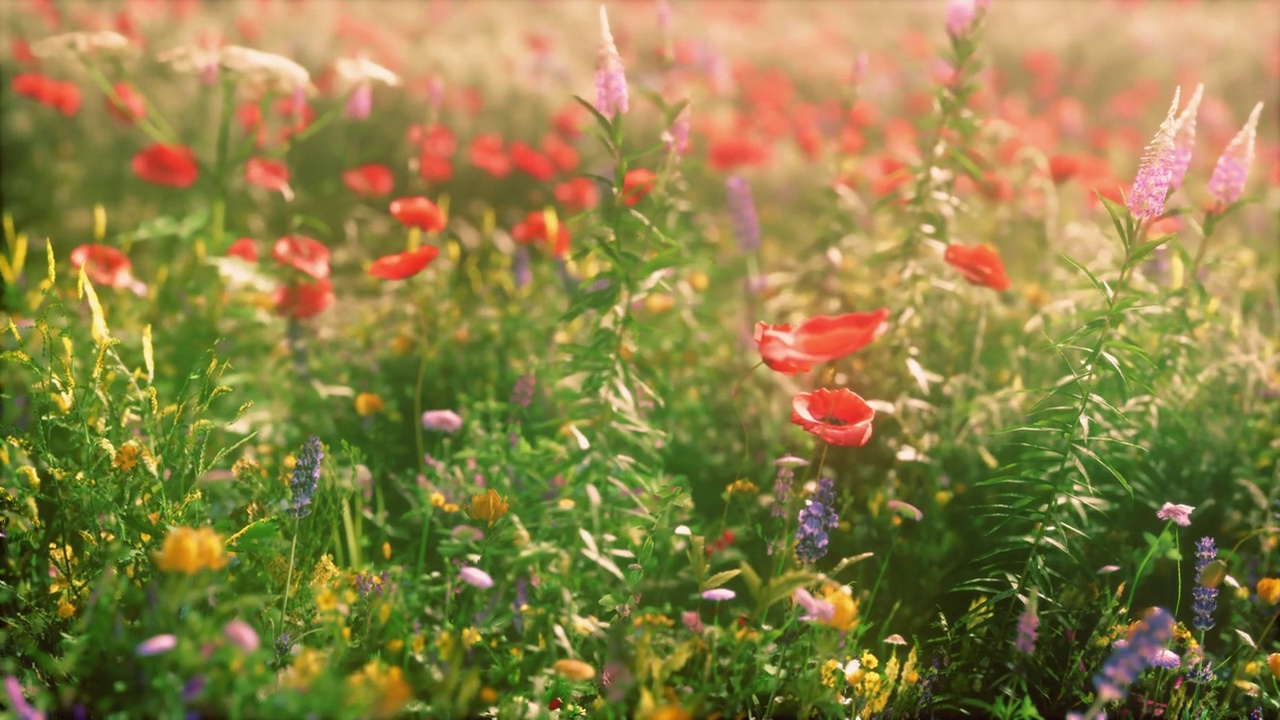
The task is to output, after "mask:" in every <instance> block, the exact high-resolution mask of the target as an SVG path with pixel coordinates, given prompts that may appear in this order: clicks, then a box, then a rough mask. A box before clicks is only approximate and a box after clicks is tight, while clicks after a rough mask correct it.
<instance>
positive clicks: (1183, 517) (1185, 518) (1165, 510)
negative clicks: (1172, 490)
mask: <svg viewBox="0 0 1280 720" xmlns="http://www.w3.org/2000/svg"><path fill="white" fill-rule="evenodd" d="M1192 510H1195V508H1194V507H1192V506H1190V505H1174V504H1173V503H1170V502H1167V503H1165V504H1164V505H1163V506H1162V507H1161V508H1160V509H1159V510H1157V511H1156V517H1157V518H1160V519H1161V520H1172V521H1173V522H1174V523H1176V524H1178V525H1181V526H1182V527H1186V526H1188V525H1190V524H1191V511H1192Z"/></svg>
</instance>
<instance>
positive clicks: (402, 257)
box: [369, 245, 440, 280]
mask: <svg viewBox="0 0 1280 720" xmlns="http://www.w3.org/2000/svg"><path fill="white" fill-rule="evenodd" d="M439 254H440V249H439V248H436V247H433V246H431V245H423V246H422V247H420V248H418V249H417V250H410V251H408V252H402V253H396V254H395V255H387V256H385V257H380V258H378V259H377V260H374V261H373V264H372V265H370V266H369V274H370V275H372V276H374V277H376V278H382V279H383V280H404V279H405V278H411V277H413V276H414V275H417V274H418V273H420V272H422V271H423V270H425V269H426V267H427V266H428V265H430V264H431V261H432V260H435V259H436V256H437V255H439Z"/></svg>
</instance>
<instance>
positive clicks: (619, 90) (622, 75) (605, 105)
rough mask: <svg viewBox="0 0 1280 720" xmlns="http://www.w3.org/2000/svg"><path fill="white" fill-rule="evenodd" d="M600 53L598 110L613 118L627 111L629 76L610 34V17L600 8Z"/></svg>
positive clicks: (597, 65) (597, 86)
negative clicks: (623, 67)
mask: <svg viewBox="0 0 1280 720" xmlns="http://www.w3.org/2000/svg"><path fill="white" fill-rule="evenodd" d="M600 36H601V38H600V52H599V54H598V55H597V56H596V103H595V105H596V110H599V111H600V114H601V115H604V116H605V117H609V118H612V117H614V116H615V115H617V114H618V113H625V112H626V111H627V75H626V72H625V71H624V70H623V69H622V58H621V57H619V56H618V46H616V45H614V44H613V34H612V33H610V32H609V15H608V13H606V12H605V9H604V6H603V5H601V6H600Z"/></svg>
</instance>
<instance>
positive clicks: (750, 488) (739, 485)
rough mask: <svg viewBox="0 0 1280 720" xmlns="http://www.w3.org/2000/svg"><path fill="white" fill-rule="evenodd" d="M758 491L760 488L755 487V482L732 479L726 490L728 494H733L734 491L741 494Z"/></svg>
mask: <svg viewBox="0 0 1280 720" xmlns="http://www.w3.org/2000/svg"><path fill="white" fill-rule="evenodd" d="M759 491H760V488H758V487H756V484H755V483H753V482H751V481H750V480H734V481H733V482H731V483H729V487H728V492H729V494H730V495H733V494H735V493H738V494H742V495H751V494H753V493H757V492H759Z"/></svg>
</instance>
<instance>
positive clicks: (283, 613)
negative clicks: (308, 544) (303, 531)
mask: <svg viewBox="0 0 1280 720" xmlns="http://www.w3.org/2000/svg"><path fill="white" fill-rule="evenodd" d="M297 549H298V522H297V521H296V520H295V521H294V523H293V543H292V544H291V545H290V546H289V573H288V575H286V576H285V580H284V604H283V605H281V607H280V632H278V633H276V634H277V635H282V634H284V626H285V622H286V620H285V618H286V617H287V616H288V612H289V591H290V590H291V589H292V588H293V558H294V553H295V552H296V551H297Z"/></svg>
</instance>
